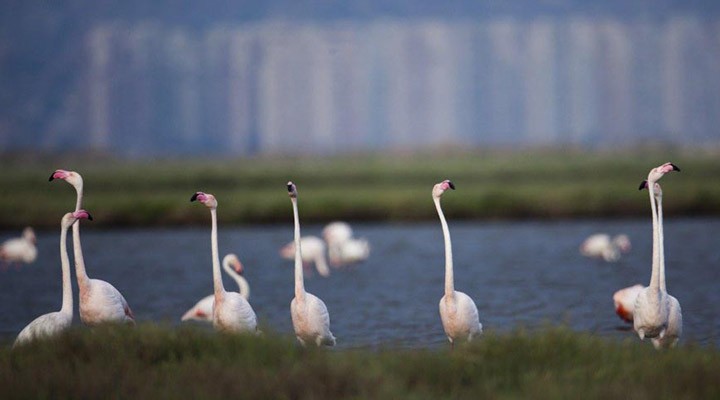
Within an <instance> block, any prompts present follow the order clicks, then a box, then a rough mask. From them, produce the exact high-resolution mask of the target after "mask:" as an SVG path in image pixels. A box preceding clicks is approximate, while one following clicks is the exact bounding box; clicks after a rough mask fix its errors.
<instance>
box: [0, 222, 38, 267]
mask: <svg viewBox="0 0 720 400" xmlns="http://www.w3.org/2000/svg"><path fill="white" fill-rule="evenodd" d="M35 243H36V238H35V232H34V231H33V229H32V228H31V227H29V226H28V227H26V228H25V229H23V232H22V236H20V237H19V238H12V239H8V240H6V241H5V242H3V243H2V244H1V245H0V261H2V262H3V263H7V264H9V265H11V264H12V263H18V264H19V263H25V264H30V263H32V262H34V261H35V259H36V258H37V247H35ZM3 268H4V267H3Z"/></svg>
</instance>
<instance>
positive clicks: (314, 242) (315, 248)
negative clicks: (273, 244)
mask: <svg viewBox="0 0 720 400" xmlns="http://www.w3.org/2000/svg"><path fill="white" fill-rule="evenodd" d="M300 245H301V246H302V248H303V254H302V263H303V266H305V267H307V266H308V265H310V264H311V263H315V269H316V270H317V272H318V274H320V276H324V277H328V276H330V268H329V267H328V263H327V259H326V258H325V249H326V247H325V242H323V240H322V239H320V238H319V237H317V236H303V237H302V238H300ZM280 256H281V257H282V258H284V259H286V260H294V259H295V241H292V242H290V243H288V244H286V245H285V246H283V247H282V248H281V249H280Z"/></svg>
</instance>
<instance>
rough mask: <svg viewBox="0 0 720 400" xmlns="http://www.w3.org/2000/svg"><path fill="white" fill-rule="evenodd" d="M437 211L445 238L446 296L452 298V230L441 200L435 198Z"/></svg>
mask: <svg viewBox="0 0 720 400" xmlns="http://www.w3.org/2000/svg"><path fill="white" fill-rule="evenodd" d="M433 201H434V202H435V208H436V209H437V212H438V216H439V217H440V223H441V224H442V230H443V237H444V238H445V296H452V295H453V293H455V280H454V278H453V257H452V243H451V242H450V229H448V225H447V221H446V220H445V214H443V211H442V207H440V198H437V197H435V198H433Z"/></svg>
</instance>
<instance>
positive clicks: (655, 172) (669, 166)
mask: <svg viewBox="0 0 720 400" xmlns="http://www.w3.org/2000/svg"><path fill="white" fill-rule="evenodd" d="M671 171H678V172H680V168H678V167H677V165H675V164H673V163H671V162H666V163H665V164H663V165H661V166H659V167H655V168H653V169H651V170H650V173H649V174H648V178H647V180H648V182H657V181H658V180H659V179H660V178H662V177H663V176H664V175H665V174H667V173H668V172H671Z"/></svg>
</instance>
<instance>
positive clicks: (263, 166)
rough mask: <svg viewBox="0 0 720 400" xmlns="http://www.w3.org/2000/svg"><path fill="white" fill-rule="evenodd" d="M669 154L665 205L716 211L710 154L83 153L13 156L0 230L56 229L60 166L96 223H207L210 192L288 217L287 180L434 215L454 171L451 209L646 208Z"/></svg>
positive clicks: (332, 197) (312, 209)
mask: <svg viewBox="0 0 720 400" xmlns="http://www.w3.org/2000/svg"><path fill="white" fill-rule="evenodd" d="M668 160H671V161H673V162H675V163H676V164H677V165H679V166H680V167H681V168H682V172H681V173H679V174H673V175H672V176H669V177H666V178H665V179H663V184H664V185H665V186H664V188H665V190H664V192H665V196H666V201H665V204H664V206H665V209H666V213H668V214H669V215H673V216H678V215H681V214H684V215H718V214H720V186H718V185H711V184H709V182H712V181H713V180H714V179H715V177H717V176H718V175H720V157H718V154H717V153H716V152H713V151H707V152H702V151H698V150H693V151H683V150H677V149H675V150H673V149H670V150H661V149H655V150H652V151H642V152H640V151H635V150H628V151H626V152H614V153H597V152H595V153H590V152H584V151H573V150H569V151H561V150H550V151H540V150H537V151H523V152H489V153H484V152H447V153H443V152H441V153H433V154H426V155H404V156H399V155H394V156H393V155H382V156H369V155H365V156H347V157H330V158H311V157H305V158H252V159H234V160H227V159H225V160H198V159H195V160H165V161H159V162H148V161H143V162H140V161H136V162H121V161H118V160H115V161H113V160H110V161H108V160H97V159H91V158H82V159H78V158H77V157H66V158H55V159H51V160H49V159H43V158H39V159H35V160H32V162H28V161H27V160H25V159H19V158H18V159H13V158H6V159H5V160H4V164H5V165H3V174H2V178H0V180H2V187H4V188H7V190H3V191H0V202H2V204H3V207H2V209H1V210H0V227H3V228H10V227H13V228H17V227H21V226H24V225H33V226H45V227H53V228H54V227H56V225H57V224H58V220H59V218H60V216H61V215H63V213H65V212H66V211H68V210H70V209H71V208H72V207H73V206H74V204H75V193H74V191H73V190H72V189H71V188H70V187H69V186H68V185H67V184H65V183H63V182H51V183H48V182H47V180H48V176H49V175H50V173H51V172H52V171H54V170H55V169H56V168H64V169H74V170H77V171H78V172H80V173H81V174H82V175H83V177H84V180H85V203H84V206H85V208H87V209H88V210H90V211H91V212H92V213H93V216H94V217H95V219H96V221H95V222H94V223H93V226H96V227H97V226H103V225H104V226H108V225H128V226H138V225H180V224H199V223H206V222H207V221H206V220H207V215H206V214H207V213H206V212H205V210H202V209H200V208H198V207H193V206H191V204H190V203H189V198H190V195H191V194H192V193H194V192H195V191H197V190H203V191H207V192H210V193H213V194H215V195H216V196H217V197H218V200H219V203H220V208H219V215H220V219H221V221H222V223H223V224H231V223H266V222H287V221H288V220H289V219H290V218H291V215H292V213H291V211H290V206H289V202H288V200H287V194H286V189H285V183H286V182H287V181H288V180H293V181H295V182H296V183H297V184H298V189H299V192H300V196H301V200H300V202H301V203H300V204H301V210H302V211H301V212H302V218H303V221H306V222H311V221H316V222H321V221H328V220H333V219H348V220H375V221H380V220H382V221H388V220H389V221H408V220H423V219H433V218H436V215H435V209H434V207H433V204H432V202H431V201H430V189H431V188H432V185H433V184H435V183H437V182H439V181H440V180H442V179H446V178H449V179H452V180H453V181H454V182H455V184H456V185H457V188H458V190H457V193H453V194H452V195H451V196H446V197H445V198H443V202H444V204H443V205H444V208H445V212H446V213H447V214H448V215H449V216H450V217H451V218H482V219H488V218H502V219H511V218H527V217H533V218H571V217H603V216H620V217H622V216H647V215H648V214H649V211H648V207H647V203H648V200H647V195H646V194H642V193H639V192H638V191H637V186H638V184H639V183H640V181H641V180H642V179H644V177H646V176H647V173H648V171H649V170H650V168H652V167H654V166H657V165H659V164H661V163H663V162H665V161H668Z"/></svg>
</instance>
